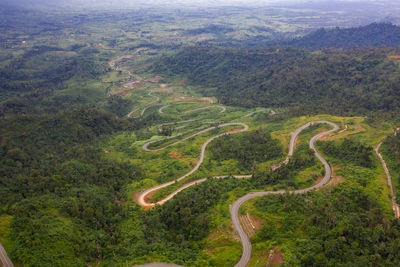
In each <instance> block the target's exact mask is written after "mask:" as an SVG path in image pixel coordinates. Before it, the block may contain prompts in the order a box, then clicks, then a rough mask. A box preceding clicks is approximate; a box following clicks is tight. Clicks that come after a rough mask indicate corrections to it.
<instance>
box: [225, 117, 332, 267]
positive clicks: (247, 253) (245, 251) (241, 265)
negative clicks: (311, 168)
mask: <svg viewBox="0 0 400 267" xmlns="http://www.w3.org/2000/svg"><path fill="white" fill-rule="evenodd" d="M317 123H326V124H329V125H331V126H332V127H333V129H331V130H329V131H326V132H322V133H319V134H317V135H315V136H314V137H313V138H311V140H310V148H311V149H312V150H314V153H315V156H316V157H317V158H318V159H319V160H320V161H321V162H322V164H323V165H324V167H325V177H324V178H323V179H322V181H321V182H319V183H318V184H316V185H314V186H311V187H308V188H305V189H300V190H292V191H286V190H280V191H267V192H251V193H248V194H247V195H245V196H243V197H241V198H239V199H238V200H236V201H235V202H234V203H233V205H232V206H231V209H230V212H231V217H232V222H233V226H234V228H235V230H236V232H237V233H238V234H239V237H240V241H241V243H242V257H241V258H240V260H239V262H238V263H236V265H235V267H245V266H247V264H248V263H249V261H250V258H251V243H250V240H249V238H248V237H247V235H246V233H245V232H244V230H243V228H242V226H241V225H240V222H239V217H238V212H239V208H240V206H241V205H242V204H243V203H244V202H246V201H247V200H249V199H252V198H254V197H258V196H265V195H278V194H286V193H293V194H303V193H305V192H308V191H311V190H314V189H316V188H320V187H322V186H323V185H324V184H326V183H327V182H328V181H329V179H330V177H331V174H332V171H331V168H330V166H329V164H328V162H327V161H326V160H325V159H324V158H323V157H322V156H321V155H320V154H319V153H318V152H317V150H316V149H315V147H314V143H315V141H316V140H317V139H318V138H320V137H321V136H323V135H326V134H329V133H332V132H334V131H337V130H338V129H339V126H337V125H336V124H335V123H333V122H328V121H314V122H309V123H306V124H304V125H303V126H301V127H300V128H298V129H297V130H296V131H295V132H294V133H293V135H292V137H291V139H290V147H289V157H290V156H292V155H293V151H294V144H295V141H296V138H297V136H298V134H299V133H300V132H301V131H302V130H304V129H305V128H307V127H309V126H310V125H313V124H317Z"/></svg>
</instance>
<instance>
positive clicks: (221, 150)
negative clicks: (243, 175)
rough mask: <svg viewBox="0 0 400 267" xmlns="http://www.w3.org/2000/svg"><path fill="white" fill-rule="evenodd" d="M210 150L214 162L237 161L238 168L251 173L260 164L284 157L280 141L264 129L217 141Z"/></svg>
mask: <svg viewBox="0 0 400 267" xmlns="http://www.w3.org/2000/svg"><path fill="white" fill-rule="evenodd" d="M210 150H211V151H212V157H211V159H213V160H219V161H224V160H229V159H236V160H237V161H238V163H237V167H238V168H239V169H242V170H243V169H244V170H247V171H250V169H249V168H250V167H251V166H255V164H256V163H257V162H258V163H260V162H267V161H270V160H273V159H276V158H279V157H282V152H281V150H282V149H281V147H280V145H279V141H278V140H276V139H272V138H271V134H270V133H269V132H266V131H265V130H264V129H259V130H256V131H253V132H251V133H246V134H241V135H240V136H239V137H238V136H228V137H226V138H223V139H222V138H220V139H217V140H215V141H214V142H213V143H212V145H211V147H210Z"/></svg>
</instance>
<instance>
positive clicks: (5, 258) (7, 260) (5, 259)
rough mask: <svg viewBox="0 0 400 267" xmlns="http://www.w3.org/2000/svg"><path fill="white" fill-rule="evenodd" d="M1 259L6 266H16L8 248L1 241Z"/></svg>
mask: <svg viewBox="0 0 400 267" xmlns="http://www.w3.org/2000/svg"><path fill="white" fill-rule="evenodd" d="M0 261H1V263H2V264H3V266H4V267H14V264H13V263H12V261H11V260H10V258H9V257H8V255H7V252H6V250H5V249H4V247H3V246H2V245H1V243H0Z"/></svg>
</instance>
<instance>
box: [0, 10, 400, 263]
mask: <svg viewBox="0 0 400 267" xmlns="http://www.w3.org/2000/svg"><path fill="white" fill-rule="evenodd" d="M0 5H1V4H0ZM267 11H268V12H269V13H268V15H265V12H267ZM204 12H205V11H199V13H196V12H194V13H193V12H191V11H183V10H182V11H179V12H178V11H177V10H170V9H166V10H164V11H159V10H148V11H146V12H144V13H143V12H142V11H126V13H124V12H122V13H120V12H111V13H102V12H98V13H97V12H93V13H91V12H90V13H88V14H85V15H77V14H76V13H68V12H66V13H62V14H59V17H56V16H46V14H42V13H40V14H39V13H35V12H32V11H28V10H26V12H25V13H24V15H21V14H19V13H18V12H17V11H15V10H14V11H12V10H8V11H7V9H0V14H1V15H2V16H3V15H4V18H3V17H2V20H1V22H0V29H1V30H0V41H1V42H0V195H1V198H0V242H1V243H2V244H3V245H4V247H5V249H6V250H7V253H8V254H9V256H10V258H11V259H12V260H13V262H14V263H15V265H21V266H22V265H23V266H87V265H91V266H95V265H96V266H97V265H98V266H122V265H136V264H144V263H149V262H158V261H160V262H174V263H177V264H182V265H185V266H232V265H234V264H235V263H236V262H237V260H238V259H239V258H240V253H241V246H240V243H239V241H238V238H237V236H236V233H235V232H234V230H233V228H232V225H231V219H230V212H229V205H231V204H232V203H233V202H234V201H235V200H236V199H237V198H239V197H241V196H243V195H245V194H246V193H248V192H251V191H262V190H289V189H299V188H305V187H309V186H312V185H314V184H316V183H317V182H318V181H319V179H320V178H321V177H322V176H323V175H324V169H323V166H322V165H321V164H320V162H319V161H318V160H316V159H315V156H314V154H313V153H312V151H310V149H309V145H308V142H309V140H310V138H311V137H312V136H314V135H315V134H317V133H319V132H321V131H323V130H324V129H326V127H327V126H326V125H316V126H312V127H309V128H307V129H306V130H304V131H303V132H302V133H301V134H300V135H299V140H298V142H297V143H296V149H295V153H294V155H293V157H292V159H291V160H290V162H289V164H287V165H282V166H281V167H280V168H279V169H277V170H273V169H275V168H276V167H277V166H279V163H281V162H282V161H284V160H285V158H286V155H287V153H288V147H289V140H290V136H291V133H292V132H293V131H295V130H296V129H297V128H298V127H299V126H301V125H303V124H305V123H307V122H309V121H314V120H329V121H333V122H335V123H337V124H338V125H340V128H341V129H340V131H338V132H335V133H333V134H332V135H329V136H327V137H324V138H322V139H321V140H319V141H317V149H318V150H319V151H320V152H321V153H322V154H323V155H324V157H326V159H327V160H328V162H329V163H330V164H331V165H332V168H333V171H334V175H333V178H332V180H331V181H330V182H329V184H328V185H327V186H326V187H325V188H323V189H321V190H318V191H316V192H310V193H307V194H305V195H283V196H268V197H263V198H257V199H254V200H251V201H249V202H247V203H245V204H244V205H243V206H242V208H241V210H240V215H241V216H242V217H241V218H242V219H243V221H244V222H245V220H247V219H245V217H246V218H247V217H248V218H249V219H248V220H251V221H252V222H253V223H254V229H252V230H251V229H250V228H249V227H248V229H250V230H251V231H252V232H251V237H252V243H253V244H254V253H253V258H252V262H251V264H253V265H254V266H264V265H265V263H266V262H267V261H269V260H271V261H272V262H275V263H274V264H275V265H279V264H282V263H284V264H287V265H295V266H312V265H315V266H338V265H343V266H354V265H360V266H367V265H371V264H374V265H377V266H396V264H398V259H399V258H400V255H399V251H400V234H399V233H400V226H399V222H398V220H395V219H394V218H393V214H392V212H391V205H390V196H389V191H388V189H387V186H386V178H385V176H384V172H383V169H382V167H381V164H380V162H379V161H378V159H377V157H376V155H375V153H374V152H373V149H374V147H375V146H376V144H378V143H379V142H380V141H381V140H382V139H383V138H384V137H386V136H389V135H391V134H392V131H393V128H394V125H396V115H398V112H399V110H398V97H399V95H398V92H400V90H399V88H398V86H399V84H400V83H399V69H398V63H397V62H396V61H395V60H393V56H394V58H396V57H395V56H396V55H399V54H400V52H399V49H398V48H380V49H376V48H368V49H353V50H349V51H345V52H343V51H338V50H325V51H309V50H305V49H298V48H279V49H277V48H262V49H258V48H249V47H250V46H260V45H263V44H265V43H266V42H271V41H273V40H277V39H280V38H284V37H288V36H293V35H295V34H304V33H305V32H307V31H309V30H310V28H311V26H313V27H315V26H320V25H319V24H320V23H322V21H320V22H315V21H313V22H312V23H311V24H310V25H308V27H309V28H307V29H305V28H304V25H303V24H302V23H303V15H302V14H303V12H304V10H303V11H301V10H299V11H293V10H292V11H290V12H292V13H291V14H292V16H291V17H290V18H289V17H285V16H283V17H281V18H280V16H277V17H274V19H273V21H272V22H271V23H272V24H271V25H273V26H271V25H270V26H268V27H267V26H266V27H261V26H258V24H259V19H256V18H249V16H250V15H251V16H254V14H255V13H254V12H257V14H258V16H260V18H266V17H268V18H270V15H271V14H285V12H289V11H288V9H282V10H254V9H253V10H242V11H240V12H239V11H238V10H237V9H235V8H233V7H232V8H226V9H215V10H214V11H213V12H212V13H211V15H210V14H209V13H207V14H208V15H207V16H210V17H208V18H207V19H204V18H202V16H203V15H205V14H206V13H204ZM271 12H272V13H271ZM282 12H283V13H282ZM346 12H350V11H346ZM235 14H236V15H235ZM233 15H235V16H233ZM232 16H233V17H232ZM228 17H229V18H230V21H231V22H230V24H229V25H228V24H225V23H221V19H222V18H228ZM327 17H329V18H327V19H326V21H330V22H331V23H332V22H338V17H337V15H336V14H335V13H334V12H333V13H330V14H329V16H328V15H327ZM171 18H173V19H172V20H173V21H174V23H171ZM352 19H353V18H352ZM243 21H246V23H242V22H243ZM293 21H297V23H294V24H289V23H292V22H293ZM193 44H196V46H193ZM188 45H189V46H190V48H188ZM205 47H207V48H205ZM232 47H235V48H232ZM238 47H244V48H242V49H238ZM389 56H392V57H391V58H390V57H389ZM311 63H313V64H311ZM322 74H324V75H322ZM221 77H222V78H221ZM369 111H372V113H371V112H369ZM325 113H326V114H327V115H323V114H325ZM332 114H336V115H337V116H335V115H332ZM355 115H357V116H355ZM228 122H233V123H245V124H246V125H248V126H249V130H248V131H246V132H242V133H235V132H238V131H239V130H240V129H242V128H241V127H243V125H242V126H240V125H239V126H238V125H228V126H224V127H220V128H215V129H212V130H210V131H207V132H204V133H201V134H199V135H196V136H193V137H191V138H189V139H187V140H184V141H182V142H179V141H180V140H182V139H183V138H186V137H190V136H191V135H193V134H195V133H197V132H199V131H201V130H204V129H208V128H210V127H214V126H218V125H221V124H223V123H228ZM223 133H235V134H231V135H225V136H221V137H219V138H217V139H215V140H213V141H212V142H211V143H210V145H209V146H208V147H207V149H206V151H205V160H204V162H203V164H202V165H201V166H200V168H199V169H198V170H197V171H196V172H194V173H193V174H191V175H190V176H188V177H186V178H185V179H184V180H182V181H180V182H175V183H174V184H172V185H171V186H170V187H167V188H163V189H162V190H159V191H158V192H156V193H154V194H153V195H152V196H150V200H153V201H157V200H160V199H163V198H164V197H165V196H167V195H168V194H170V193H172V192H173V191H174V190H176V189H178V188H179V187H181V186H182V185H184V184H185V183H187V182H190V181H194V180H197V179H200V178H208V179H207V181H205V182H204V183H202V184H199V185H196V186H194V187H191V188H188V189H186V190H184V191H182V192H181V193H179V194H177V195H176V196H175V197H174V198H173V199H171V200H170V201H168V202H166V203H165V205H162V206H156V207H154V208H153V209H142V208H140V206H139V205H138V204H137V198H138V194H139V192H141V191H143V190H145V189H148V188H150V187H152V186H155V185H159V184H162V183H165V182H170V181H172V182H173V181H175V180H176V179H177V178H179V177H181V176H182V175H184V174H186V173H188V171H190V170H191V169H192V168H193V167H194V166H195V165H196V163H197V161H198V159H199V156H200V151H201V147H202V145H203V144H204V142H205V141H206V140H208V139H210V138H211V137H213V136H215V135H218V134H223ZM168 138H169V139H168ZM150 142H153V143H150ZM175 142H179V143H176V144H175V145H172V144H174V143H175ZM399 143H400V142H399V137H398V136H391V137H388V138H387V139H386V140H385V142H384V143H383V145H382V153H383V155H384V157H385V159H386V160H387V163H388V167H389V168H390V171H391V172H392V176H393V182H394V185H395V189H396V192H397V194H398V195H399V194H400V185H399V184H400V181H399V173H400V170H399V164H398V158H397V155H398V150H399V149H398V148H399ZM146 144H148V146H147V148H148V149H149V150H152V149H153V150H154V149H160V150H159V151H145V150H144V149H143V147H144V146H145V145H146ZM169 145H171V146H169ZM167 146H168V147H167ZM163 148H165V149H163ZM233 175H251V178H242V179H236V178H233V177H231V176H233ZM214 176H226V177H227V178H224V179H214V178H212V177H214ZM249 225H250V224H249ZM271 251H272V252H271Z"/></svg>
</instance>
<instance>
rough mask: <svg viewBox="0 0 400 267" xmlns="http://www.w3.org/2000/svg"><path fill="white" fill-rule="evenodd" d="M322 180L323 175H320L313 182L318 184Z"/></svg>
mask: <svg viewBox="0 0 400 267" xmlns="http://www.w3.org/2000/svg"><path fill="white" fill-rule="evenodd" d="M321 181H322V177H318V179H317V180H315V181H314V182H313V184H318V183H319V182H321Z"/></svg>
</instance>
